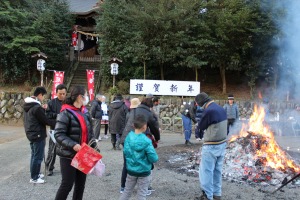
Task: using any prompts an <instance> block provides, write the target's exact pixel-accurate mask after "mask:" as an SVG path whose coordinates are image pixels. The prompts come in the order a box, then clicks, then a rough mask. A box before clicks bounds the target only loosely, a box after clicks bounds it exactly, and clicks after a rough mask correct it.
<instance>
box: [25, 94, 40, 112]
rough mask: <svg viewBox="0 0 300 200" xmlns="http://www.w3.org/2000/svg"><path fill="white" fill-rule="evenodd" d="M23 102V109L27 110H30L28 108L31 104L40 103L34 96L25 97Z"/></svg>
mask: <svg viewBox="0 0 300 200" xmlns="http://www.w3.org/2000/svg"><path fill="white" fill-rule="evenodd" d="M24 101H25V104H24V106H23V107H24V111H25V112H28V111H29V110H30V108H32V107H33V106H35V105H37V104H39V105H41V102H39V101H38V100H36V99H35V98H34V97H26V98H25V99H24Z"/></svg>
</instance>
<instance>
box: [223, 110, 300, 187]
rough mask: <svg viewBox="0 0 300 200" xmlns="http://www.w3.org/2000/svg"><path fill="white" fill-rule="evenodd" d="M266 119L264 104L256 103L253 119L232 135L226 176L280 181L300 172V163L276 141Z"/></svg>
mask: <svg viewBox="0 0 300 200" xmlns="http://www.w3.org/2000/svg"><path fill="white" fill-rule="evenodd" d="M264 119H265V111H264V108H263V107H258V106H255V108H254V112H253V114H252V116H251V117H250V119H249V122H248V123H247V124H243V125H242V128H241V131H240V133H239V134H238V135H236V136H232V137H231V138H230V139H229V142H228V147H227V152H226V155H225V159H224V166H223V175H224V177H225V178H228V179H230V180H234V181H247V182H250V183H260V184H263V185H279V184H281V183H282V181H283V180H285V179H287V177H293V176H295V175H296V174H298V173H300V166H299V165H297V164H296V163H295V162H294V161H293V160H292V158H291V157H290V156H289V155H288V154H287V153H286V152H285V151H283V150H282V149H281V148H280V146H279V145H278V144H277V143H276V141H275V138H274V134H273V133H272V131H271V129H270V127H269V126H268V125H267V124H266V122H265V120H264Z"/></svg>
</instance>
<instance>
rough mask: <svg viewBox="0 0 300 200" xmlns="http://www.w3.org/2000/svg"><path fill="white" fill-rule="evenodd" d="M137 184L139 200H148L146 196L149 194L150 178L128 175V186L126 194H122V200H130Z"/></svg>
mask: <svg viewBox="0 0 300 200" xmlns="http://www.w3.org/2000/svg"><path fill="white" fill-rule="evenodd" d="M136 184H137V186H138V190H137V199H138V200H146V195H147V192H148V186H149V176H146V177H135V176H131V175H129V174H127V179H126V186H125V190H124V193H123V194H121V197H120V200H128V199H130V197H131V195H132V192H133V189H134V187H135V185H136Z"/></svg>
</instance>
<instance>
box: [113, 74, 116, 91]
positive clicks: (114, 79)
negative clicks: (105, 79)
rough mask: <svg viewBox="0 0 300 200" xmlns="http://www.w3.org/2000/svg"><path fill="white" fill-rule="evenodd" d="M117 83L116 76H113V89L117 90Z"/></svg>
mask: <svg viewBox="0 0 300 200" xmlns="http://www.w3.org/2000/svg"><path fill="white" fill-rule="evenodd" d="M115 81H116V76H115V75H113V88H115Z"/></svg>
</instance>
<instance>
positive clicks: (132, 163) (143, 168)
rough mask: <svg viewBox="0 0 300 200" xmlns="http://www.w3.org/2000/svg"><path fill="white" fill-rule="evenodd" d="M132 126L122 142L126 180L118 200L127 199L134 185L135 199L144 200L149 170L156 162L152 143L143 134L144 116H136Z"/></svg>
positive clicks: (144, 129)
mask: <svg viewBox="0 0 300 200" xmlns="http://www.w3.org/2000/svg"><path fill="white" fill-rule="evenodd" d="M133 125H134V131H130V132H129V134H128V135H127V137H126V139H125V142H124V149H123V151H124V156H125V159H126V168H127V178H126V183H125V190H124V192H123V194H121V197H120V200H127V199H129V198H130V197H131V195H132V192H133V189H134V187H135V185H136V184H137V185H138V191H137V199H146V195H147V193H148V186H149V176H150V173H151V169H152V167H153V163H155V162H157V161H158V155H157V153H156V151H155V149H154V147H153V145H152V141H151V140H150V139H149V138H148V137H147V136H146V134H144V133H145V131H146V129H147V121H146V118H145V116H144V115H136V116H135V118H134V123H133Z"/></svg>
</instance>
